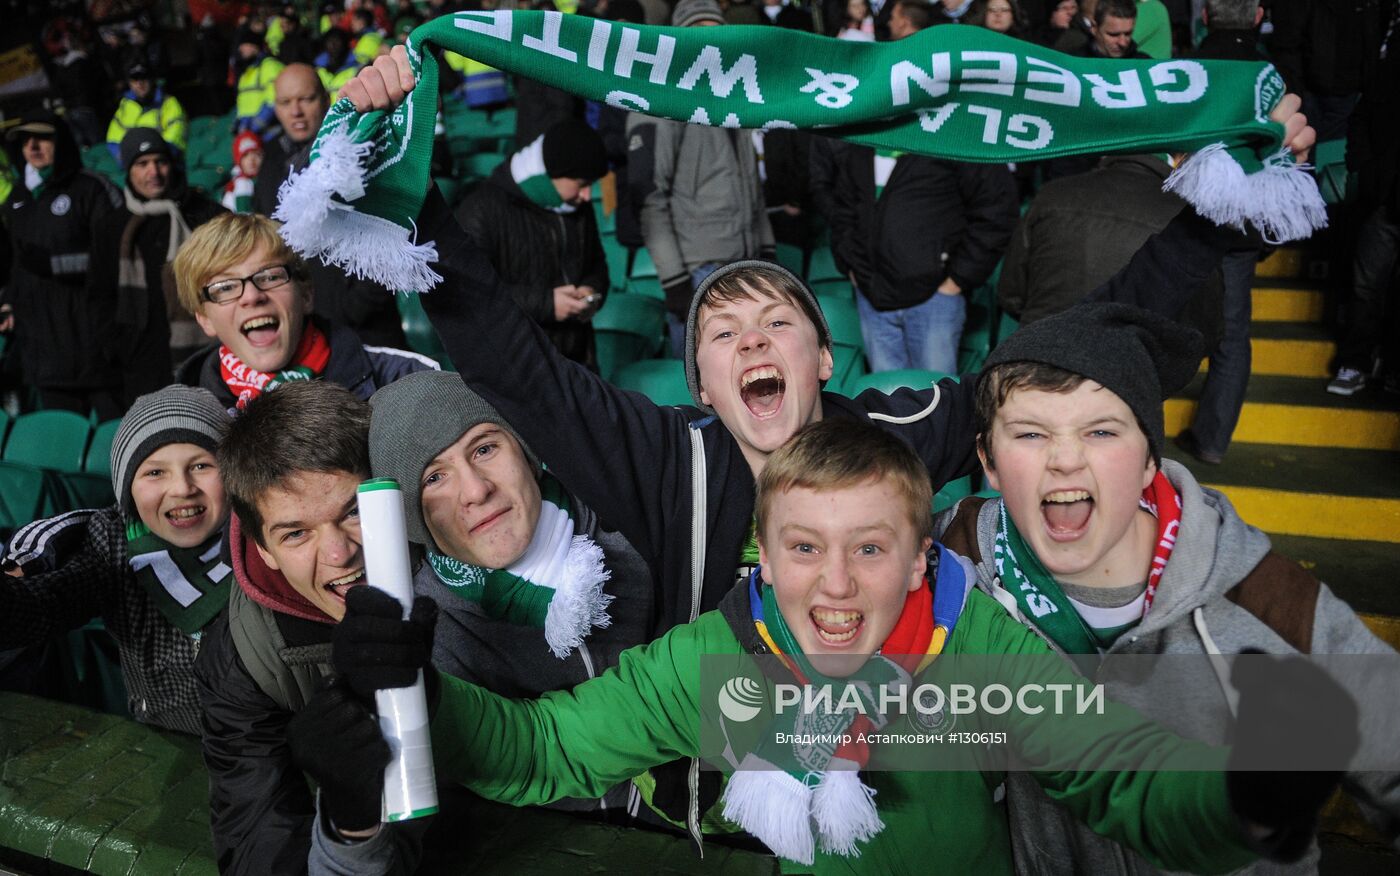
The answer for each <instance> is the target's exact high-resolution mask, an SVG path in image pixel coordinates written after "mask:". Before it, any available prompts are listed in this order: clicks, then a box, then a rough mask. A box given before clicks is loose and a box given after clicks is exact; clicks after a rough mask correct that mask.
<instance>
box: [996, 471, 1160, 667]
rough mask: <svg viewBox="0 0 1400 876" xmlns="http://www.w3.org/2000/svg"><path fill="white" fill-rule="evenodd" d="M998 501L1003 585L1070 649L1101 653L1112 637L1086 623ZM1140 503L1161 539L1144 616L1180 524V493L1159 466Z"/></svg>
mask: <svg viewBox="0 0 1400 876" xmlns="http://www.w3.org/2000/svg"><path fill="white" fill-rule="evenodd" d="M998 504H999V506H1000V507H999V509H998V511H999V513H1000V515H1001V517H1000V522H999V523H998V525H997V534H996V539H995V541H994V542H993V544H992V557H993V560H994V562H995V563H996V570H997V577H998V578H1000V579H1001V585H1002V587H1003V588H1005V589H1006V590H1007V591H1008V592H1009V593H1010V594H1011V595H1012V597H1013V598H1015V600H1016V605H1017V606H1018V607H1019V608H1020V609H1021V613H1022V614H1023V615H1025V616H1026V617H1028V618H1031V619H1032V620H1033V621H1034V622H1035V625H1036V627H1037V628H1038V629H1039V630H1040V631H1041V632H1042V633H1044V634H1045V635H1047V636H1049V637H1050V640H1051V641H1052V642H1054V643H1055V644H1056V645H1058V646H1059V647H1060V648H1061V649H1062V650H1063V651H1064V652H1065V653H1067V654H1100V653H1102V652H1103V651H1105V650H1107V649H1108V647H1109V646H1111V645H1112V644H1113V643H1112V642H1105V641H1101V640H1100V637H1099V636H1097V635H1095V633H1094V631H1093V630H1092V629H1090V628H1089V626H1088V625H1087V624H1085V623H1084V619H1083V618H1082V617H1080V616H1079V612H1078V611H1076V610H1075V608H1074V606H1073V605H1072V604H1071V603H1070V600H1069V597H1068V596H1066V595H1065V592H1064V590H1063V589H1062V588H1061V587H1060V585H1059V583H1058V582H1057V581H1056V580H1055V578H1054V576H1053V575H1051V574H1050V573H1049V572H1048V571H1046V569H1045V566H1044V565H1042V564H1041V562H1040V559H1039V558H1038V557H1037V556H1036V555H1035V552H1034V551H1032V550H1031V549H1030V547H1029V546H1028V545H1027V544H1026V542H1025V540H1024V539H1023V538H1022V537H1021V533H1020V531H1019V530H1017V529H1016V523H1015V522H1014V521H1013V520H1012V519H1011V516H1010V515H1009V514H1007V513H1006V503H1005V502H999V503H998ZM1139 505H1140V507H1141V508H1143V509H1144V510H1146V511H1148V512H1150V513H1151V514H1152V515H1153V516H1155V517H1156V518H1157V541H1156V542H1155V544H1154V545H1153V548H1152V566H1151V568H1150V569H1149V571H1148V573H1147V591H1146V593H1145V595H1144V599H1143V607H1142V616H1143V617H1146V616H1147V612H1148V611H1149V610H1150V609H1151V608H1152V601H1153V599H1154V598H1155V597H1156V595H1157V586H1158V585H1159V584H1160V583H1161V581H1162V573H1163V572H1165V571H1166V568H1167V561H1168V560H1169V559H1171V553H1172V548H1173V547H1175V545H1176V536H1177V532H1178V531H1179V530H1180V528H1181V496H1180V494H1178V493H1177V491H1176V488H1175V487H1173V486H1172V485H1171V481H1169V480H1167V476H1166V475H1165V474H1163V473H1162V472H1161V471H1158V472H1157V476H1156V477H1154V478H1153V479H1152V483H1150V484H1148V485H1147V489H1145V490H1143V491H1142V499H1141V500H1140V503H1139Z"/></svg>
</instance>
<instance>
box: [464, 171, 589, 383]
mask: <svg viewBox="0 0 1400 876" xmlns="http://www.w3.org/2000/svg"><path fill="white" fill-rule="evenodd" d="M457 221H458V222H460V223H461V224H462V227H463V228H464V229H465V230H466V232H467V234H468V236H470V237H471V239H472V240H473V242H475V243H476V245H477V246H478V247H480V248H481V249H482V250H484V251H485V252H486V254H487V258H488V259H490V261H491V266H492V267H493V268H495V271H496V274H497V276H499V277H500V278H501V282H502V284H503V285H504V286H505V287H506V289H508V290H509V291H510V294H511V295H512V296H513V297H514V298H515V301H516V303H517V304H519V305H520V307H521V309H523V310H524V311H525V312H526V313H528V314H529V315H530V317H531V318H532V319H533V320H534V321H535V322H537V323H539V324H540V326H542V327H543V328H544V332H545V334H546V335H548V336H549V339H550V340H551V341H553V342H554V345H555V346H556V347H557V348H558V349H559V351H560V352H561V353H563V354H564V355H565V356H567V357H568V358H570V359H573V360H574V361H575V362H583V363H585V364H587V365H588V366H590V367H594V368H596V367H597V356H596V354H595V352H594V348H593V326H592V324H590V323H587V322H581V321H579V320H568V321H565V322H558V321H557V320H555V318H554V288H555V287H556V286H565V285H575V286H591V287H592V288H593V289H594V291H595V292H596V293H597V294H599V295H604V296H606V295H607V292H608V283H609V277H608V261H607V257H606V256H605V255H604V254H603V241H602V238H600V237H599V236H598V220H597V218H596V217H595V216H594V214H593V208H592V207H591V206H589V205H587V204H585V205H584V206H582V207H580V208H579V209H577V210H575V211H574V212H572V213H555V212H554V211H553V210H546V209H544V208H543V207H540V206H538V205H536V204H535V203H534V202H533V201H531V200H530V199H529V198H527V197H526V196H525V193H524V192H523V191H521V189H520V186H519V184H517V183H516V181H515V180H514V179H513V178H512V177H511V175H510V161H509V160H506V161H503V162H501V164H500V165H499V166H497V167H496V169H495V170H494V171H493V172H492V173H491V176H490V177H489V178H488V179H487V180H486V181H485V182H484V183H483V184H482V185H480V186H477V188H476V190H475V191H474V192H472V193H471V195H469V196H468V197H467V199H466V200H465V201H463V202H462V204H461V206H459V207H458V208H457ZM605 300H606V299H605Z"/></svg>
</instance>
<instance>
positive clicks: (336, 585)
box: [321, 568, 365, 602]
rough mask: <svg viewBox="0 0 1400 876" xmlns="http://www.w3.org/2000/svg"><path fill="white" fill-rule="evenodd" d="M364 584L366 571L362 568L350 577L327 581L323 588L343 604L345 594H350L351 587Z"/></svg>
mask: <svg viewBox="0 0 1400 876" xmlns="http://www.w3.org/2000/svg"><path fill="white" fill-rule="evenodd" d="M363 583H365V570H364V569H363V568H360V569H356V570H355V571H353V572H351V573H350V574H349V575H345V576H343V577H340V578H336V579H335V580H334V581H327V582H326V583H325V584H322V585H321V586H322V587H323V588H324V589H326V590H329V591H330V592H331V593H333V594H335V596H336V597H337V598H339V599H340V600H341V601H342V602H343V601H345V594H347V593H349V592H350V588H351V587H358V586H359V585H361V584H363Z"/></svg>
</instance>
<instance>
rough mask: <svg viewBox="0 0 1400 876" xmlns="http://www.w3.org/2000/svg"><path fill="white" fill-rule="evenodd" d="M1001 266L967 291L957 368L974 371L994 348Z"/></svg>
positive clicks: (959, 370) (998, 314)
mask: <svg viewBox="0 0 1400 876" xmlns="http://www.w3.org/2000/svg"><path fill="white" fill-rule="evenodd" d="M1000 274H1001V266H1000V265H998V266H997V270H996V271H994V272H993V273H992V276H991V278H990V279H989V280H988V281H987V282H986V283H984V284H983V285H981V286H978V287H977V288H976V289H974V290H972V292H971V293H970V294H968V295H966V298H967V320H966V322H964V323H963V331H962V337H961V338H960V339H959V341H958V372H959V373H961V374H971V373H973V372H976V371H981V370H982V363H983V362H985V361H987V354H988V353H990V352H992V346H993V344H994V343H995V340H996V329H997V320H998V319H999V318H1000V316H1001V309H1000V308H999V307H997V292H996V283H997V278H998V277H999V276H1000Z"/></svg>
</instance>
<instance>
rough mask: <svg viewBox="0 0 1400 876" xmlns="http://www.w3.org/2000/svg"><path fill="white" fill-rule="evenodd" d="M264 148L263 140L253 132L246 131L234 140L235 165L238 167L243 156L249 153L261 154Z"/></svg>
mask: <svg viewBox="0 0 1400 876" xmlns="http://www.w3.org/2000/svg"><path fill="white" fill-rule="evenodd" d="M262 148H263V145H262V138H260V137H259V136H258V135H257V134H254V133H253V132H252V131H244V132H243V133H241V134H239V135H238V136H237V137H235V138H233V163H234V164H235V165H237V164H238V162H240V161H242V160H243V156H245V155H247V154H248V153H249V152H261V151H262Z"/></svg>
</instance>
